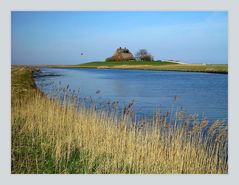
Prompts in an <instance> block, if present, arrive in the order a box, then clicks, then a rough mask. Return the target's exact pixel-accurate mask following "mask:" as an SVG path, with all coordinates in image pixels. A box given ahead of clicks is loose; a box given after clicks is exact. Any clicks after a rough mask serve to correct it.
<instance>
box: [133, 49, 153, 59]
mask: <svg viewBox="0 0 239 185" xmlns="http://www.w3.org/2000/svg"><path fill="white" fill-rule="evenodd" d="M135 58H136V60H140V61H153V60H154V58H153V56H152V55H151V54H150V53H149V52H148V51H147V50H146V49H140V50H139V51H138V52H137V53H136V54H135Z"/></svg>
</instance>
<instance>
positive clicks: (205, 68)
mask: <svg viewBox="0 0 239 185" xmlns="http://www.w3.org/2000/svg"><path fill="white" fill-rule="evenodd" d="M49 67H66V68H105V69H139V70H160V71H184V72H207V73H228V65H227V64H207V65H203V64H178V63H173V62H167V61H161V62H159V61H158V62H157V61H153V62H152V61H146V62H139V61H118V62H100V61H99V62H89V63H84V64H78V65H57V66H56V65H55V66H49Z"/></svg>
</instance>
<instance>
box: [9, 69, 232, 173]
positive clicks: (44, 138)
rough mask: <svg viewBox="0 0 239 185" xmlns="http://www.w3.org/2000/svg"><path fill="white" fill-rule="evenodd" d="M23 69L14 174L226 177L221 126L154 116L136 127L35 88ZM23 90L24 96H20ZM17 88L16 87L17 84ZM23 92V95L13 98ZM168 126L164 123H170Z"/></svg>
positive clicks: (18, 73)
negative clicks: (48, 95)
mask: <svg viewBox="0 0 239 185" xmlns="http://www.w3.org/2000/svg"><path fill="white" fill-rule="evenodd" d="M31 74H32V70H31V69H29V68H22V69H16V70H13V72H12V82H13V83H12V114H11V120H12V123H11V124H12V125H11V127H12V138H11V142H12V149H11V155H12V156H11V160H12V166H11V169H12V173H100V174H109V173H110V174H112V173H117V174H118V173H144V174H152V173H153V174H156V173H180V174H181V173H193V174H198V173H200V174H201V173H203V174H205V173H209V174H211V173H227V171H228V164H227V161H228V159H227V158H228V157H227V156H228V151H227V148H228V144H227V127H226V126H225V125H223V123H222V122H221V121H215V122H214V123H213V124H212V125H211V126H208V122H207V120H206V119H203V120H201V121H195V122H193V124H192V123H191V122H190V119H189V118H187V117H185V116H183V115H180V113H175V114H174V119H168V116H171V115H161V113H160V112H157V113H156V114H155V115H154V117H153V118H152V119H151V120H148V119H143V120H140V121H137V122H135V121H134V120H133V119H131V115H130V114H129V113H130V107H131V106H130V105H129V107H128V108H127V107H126V109H125V110H124V113H123V114H122V115H121V116H115V114H113V113H111V112H108V111H106V110H104V109H98V110H96V109H95V107H94V106H91V107H86V106H85V105H84V104H83V103H82V104H81V106H80V107H79V106H76V99H75V98H68V99H65V100H63V102H62V103H60V102H59V101H56V100H53V99H50V98H47V97H46V96H44V95H42V94H41V93H40V92H39V91H37V90H36V89H34V88H33V87H34V82H33V80H32V78H31ZM21 83H23V84H24V83H25V84H28V85H26V86H24V88H25V89H27V90H26V91H21V88H22V87H23V86H21V85H20V84H21ZM16 84H17V85H16ZM19 92H23V93H19ZM168 120H170V121H168Z"/></svg>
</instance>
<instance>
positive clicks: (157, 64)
mask: <svg viewBox="0 0 239 185" xmlns="http://www.w3.org/2000/svg"><path fill="white" fill-rule="evenodd" d="M172 64H176V63H173V62H156V61H142V62H137V61H115V62H113V61H110V62H100V61H99V62H89V63H84V64H79V65H76V66H79V67H101V66H107V67H115V66H121V65H129V66H134V65H152V66H159V65H172Z"/></svg>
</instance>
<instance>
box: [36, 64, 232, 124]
mask: <svg viewBox="0 0 239 185" xmlns="http://www.w3.org/2000/svg"><path fill="white" fill-rule="evenodd" d="M49 73H53V74H57V75H59V76H49V75H47V74H49ZM42 74H43V75H44V74H46V76H45V77H41V78H36V83H37V85H38V87H39V88H41V89H42V90H43V91H44V92H45V93H47V94H49V92H50V91H49V89H51V88H52V86H53V84H55V85H56V84H58V85H59V84H60V85H61V86H65V87H66V86H67V85H68V84H69V87H70V89H72V90H76V91H77V90H78V89H79V88H80V96H81V97H90V96H91V97H92V98H93V99H94V100H96V102H103V101H108V100H111V101H119V105H120V107H121V108H122V107H124V106H125V105H127V104H128V103H129V102H132V100H133V101H134V106H133V109H134V111H135V113H136V115H137V116H142V115H145V116H150V115H152V114H153V113H154V112H155V111H156V109H157V108H160V109H161V110H162V112H166V111H168V110H169V109H172V107H173V109H175V110H176V109H178V110H181V109H182V110H185V111H187V112H188V113H192V114H193V113H198V114H199V116H200V117H201V116H203V115H204V116H206V117H207V118H208V119H209V120H210V121H213V120H217V119H222V120H225V121H227V117H228V113H227V110H228V109H227V106H228V105H227V102H228V75H226V74H212V73H193V72H173V71H146V70H145V71H144V70H116V69H112V70H111V69H63V68H61V69H59V68H57V69H54V68H42ZM42 83H43V84H45V86H40V84H42ZM47 84H48V85H47ZM49 84H50V85H49ZM97 91H98V92H97ZM96 92H97V93H96ZM175 96H176V101H175V98H174V97H175Z"/></svg>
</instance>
